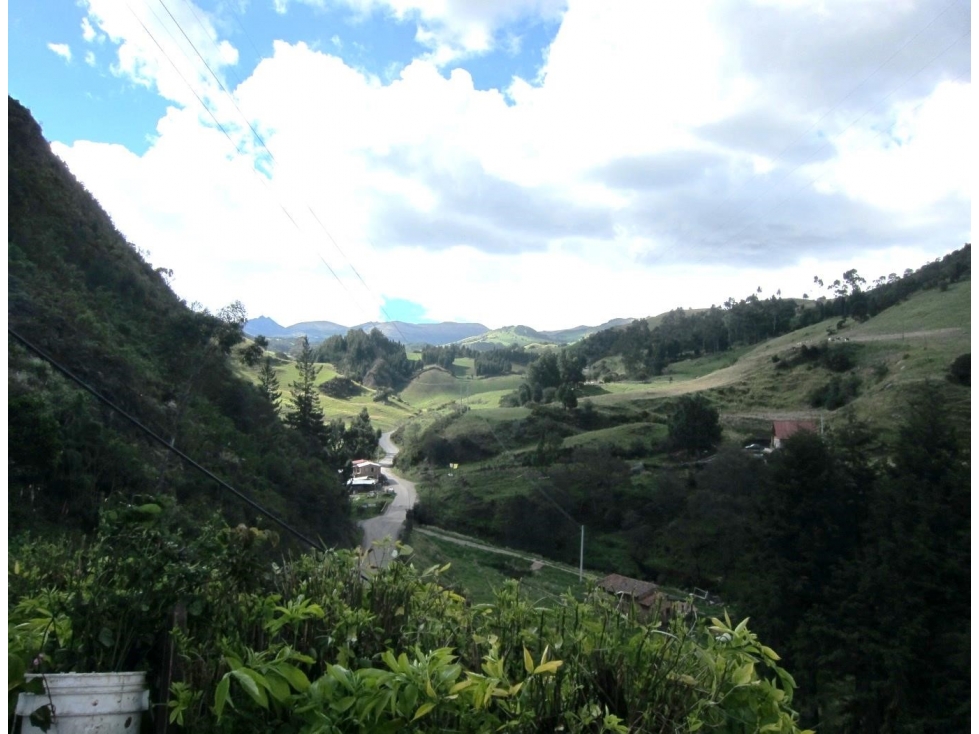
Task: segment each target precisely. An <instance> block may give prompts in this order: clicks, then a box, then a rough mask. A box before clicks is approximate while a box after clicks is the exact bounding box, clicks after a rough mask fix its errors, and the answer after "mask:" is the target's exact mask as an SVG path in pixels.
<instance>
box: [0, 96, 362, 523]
mask: <svg viewBox="0 0 979 734" xmlns="http://www.w3.org/2000/svg"><path fill="white" fill-rule="evenodd" d="M8 131H9V143H8V170H9V173H8V187H9V197H8V204H9V214H8V230H7V232H8V301H7V309H8V319H9V324H10V327H11V329H13V330H14V331H16V333H18V334H19V335H21V336H22V337H24V338H25V339H27V340H28V341H30V342H31V343H33V344H35V345H36V346H38V347H39V348H41V349H43V350H45V351H46V352H47V353H49V354H50V355H52V356H53V357H54V358H55V359H56V360H57V361H58V362H60V363H61V364H63V365H65V366H66V367H67V368H68V369H69V370H71V371H72V372H74V373H75V374H77V375H78V376H79V377H81V378H82V379H83V380H85V381H86V382H87V383H88V384H90V385H91V386H93V387H94V388H95V389H96V390H98V391H99V392H100V393H101V394H103V395H104V396H105V397H107V398H108V399H110V400H112V401H113V402H115V403H116V404H117V405H119V406H121V408H122V409H124V410H125V411H127V412H128V413H130V414H131V415H133V416H134V417H135V418H137V419H138V420H139V421H141V422H142V423H143V424H145V425H146V426H148V427H149V428H150V429H151V430H153V431H154V432H156V433H157V434H158V435H160V436H163V437H165V438H166V439H168V440H170V441H171V442H172V443H173V445H175V446H176V447H177V448H179V449H182V450H183V451H185V452H186V453H188V454H189V455H191V456H192V457H193V458H195V459H196V460H198V461H199V462H200V463H201V464H203V465H204V466H206V467H208V468H209V469H211V470H212V471H214V472H215V473H216V474H217V475H218V476H220V477H222V478H224V479H225V480H227V481H229V482H231V483H232V484H233V485H235V486H236V487H238V488H239V489H240V490H242V491H244V492H246V493H247V494H249V495H250V496H251V497H253V498H254V499H256V500H258V501H260V502H262V503H264V504H265V505H267V506H268V507H269V509H270V510H271V511H273V512H275V513H277V514H279V515H281V516H284V517H285V518H286V519H287V520H289V521H290V522H292V523H293V524H294V525H296V526H297V527H299V528H300V529H302V530H303V531H305V532H306V533H307V534H313V535H315V534H319V535H321V536H322V537H323V538H324V539H326V540H327V541H330V542H340V541H345V540H347V539H349V534H350V526H349V522H348V520H347V516H348V511H347V500H346V497H345V495H344V494H343V493H342V491H341V489H340V487H339V483H338V482H337V480H336V471H335V470H332V469H331V468H330V467H328V466H327V465H326V464H325V463H324V462H323V461H321V460H320V459H318V458H315V457H313V456H312V455H310V454H309V453H308V452H307V450H306V448H305V447H304V445H303V444H302V443H301V441H299V440H298V438H299V437H298V436H294V435H291V434H290V433H289V432H288V431H286V430H285V429H284V428H283V427H282V426H281V425H280V423H279V421H278V419H277V418H276V417H275V415H274V414H273V412H272V410H271V408H270V406H269V404H268V403H267V402H266V401H265V400H264V399H263V398H262V397H261V396H260V395H259V393H258V391H257V390H256V389H255V388H254V387H253V386H251V385H249V384H247V383H246V382H244V381H242V380H240V379H237V378H235V377H234V375H233V374H232V371H231V368H230V364H229V355H230V353H231V350H232V348H233V346H234V345H235V344H236V343H237V341H238V340H240V338H241V321H242V320H241V318H240V314H239V315H238V316H236V315H235V313H234V312H233V311H228V312H227V313H225V314H224V317H223V318H218V317H216V316H213V315H211V314H209V313H207V312H194V311H191V310H190V309H189V308H187V307H186V306H185V305H184V304H183V303H182V302H181V301H180V299H178V298H177V296H176V295H175V294H174V293H173V292H172V291H170V289H169V288H168V287H167V285H166V282H165V281H164V279H163V278H162V277H161V275H160V274H158V273H157V272H155V271H154V269H153V267H152V266H151V265H149V264H148V263H146V262H145V261H144V260H143V259H142V258H141V257H140V254H139V252H138V251H137V250H136V249H135V248H134V246H133V245H131V244H130V243H128V242H126V240H125V239H124V238H123V237H122V236H121V235H120V234H119V233H118V232H117V231H116V230H115V228H114V227H113V225H112V221H111V220H110V218H109V217H108V215H106V213H105V212H104V211H103V210H102V209H101V208H100V207H99V206H98V203H97V202H96V201H95V200H94V199H93V198H92V197H91V195H89V194H88V192H86V191H85V190H84V188H83V187H82V186H81V185H80V184H79V183H78V182H77V181H76V180H75V179H74V177H73V176H72V175H71V173H70V172H69V171H68V169H67V167H66V166H65V165H64V164H63V163H62V162H61V161H60V160H59V159H58V158H56V157H55V156H54V155H53V154H52V153H51V150H50V148H49V146H48V144H47V142H46V141H45V140H44V138H43V137H42V134H41V129H40V127H39V126H38V125H37V123H36V122H35V121H34V120H33V118H32V117H31V115H30V113H29V112H28V111H27V110H26V109H25V108H24V107H23V106H22V105H20V104H19V103H18V102H17V101H15V100H13V99H8ZM8 388H9V403H8V427H9V431H10V437H11V438H10V442H9V464H8V468H9V472H10V473H9V484H8V489H9V497H10V502H9V505H8V511H9V515H10V517H11V524H12V526H13V525H15V524H17V525H18V526H19V527H21V528H24V527H34V526H37V525H40V524H43V523H45V522H57V523H59V524H73V525H75V526H77V527H80V528H83V529H85V528H90V527H91V525H92V524H93V523H94V522H95V518H96V514H97V510H98V508H99V506H100V504H101V502H102V500H103V499H104V497H105V496H106V495H108V494H110V493H124V494H127V495H137V494H140V493H148V492H167V493H170V494H174V495H176V496H177V497H178V498H180V499H181V501H182V503H183V504H185V506H188V507H190V508H197V509H196V510H194V511H196V512H199V513H210V512H212V511H213V510H214V509H215V508H220V509H222V510H223V511H224V513H225V514H226V516H227V518H228V519H229V520H230V521H232V522H235V523H237V522H240V521H244V522H248V523H249V524H254V523H255V522H256V519H255V513H254V510H250V509H249V508H248V507H247V506H245V505H243V504H242V503H241V501H240V500H238V499H236V498H235V497H233V496H229V495H227V494H225V493H224V492H221V491H220V490H219V489H218V487H217V485H216V484H215V483H214V482H213V481H212V480H209V479H207V478H206V477H204V476H202V475H201V474H199V473H197V472H195V471H192V470H189V469H187V468H185V466H184V465H183V464H182V463H181V462H180V461H179V460H178V459H177V458H176V457H174V456H173V455H172V454H171V453H170V452H167V451H165V450H162V449H160V448H158V446H157V445H156V444H151V443H150V442H148V441H147V439H146V438H145V437H144V436H143V435H142V434H140V433H138V432H136V430H135V429H132V428H130V427H129V426H128V424H126V423H125V421H123V420H121V419H120V418H119V416H118V415H117V414H115V413H113V412H112V411H110V410H109V409H107V408H105V407H103V406H102V405H101V404H98V403H97V402H96V401H95V400H94V399H93V398H91V397H90V396H88V395H87V394H86V393H84V392H82V391H81V390H80V389H79V388H77V387H76V386H74V385H73V384H72V383H69V382H68V381H66V380H65V379H63V378H62V377H60V376H59V375H57V374H56V373H54V372H53V371H52V369H51V368H50V367H49V366H48V365H47V364H46V363H45V362H43V361H42V360H40V359H38V358H37V357H34V356H32V355H31V354H29V353H28V352H27V351H26V350H25V349H23V348H22V347H21V346H20V345H19V343H17V342H15V341H14V340H12V339H11V340H10V341H9V359H8Z"/></svg>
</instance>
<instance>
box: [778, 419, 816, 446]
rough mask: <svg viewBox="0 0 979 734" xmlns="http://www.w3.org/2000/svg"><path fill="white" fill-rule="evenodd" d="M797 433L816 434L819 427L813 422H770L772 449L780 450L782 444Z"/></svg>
mask: <svg viewBox="0 0 979 734" xmlns="http://www.w3.org/2000/svg"><path fill="white" fill-rule="evenodd" d="M799 431H809V432H810V433H818V432H819V427H818V426H817V425H816V423H815V422H814V421H772V448H773V449H780V448H782V442H784V441H785V439H787V438H788V437H789V436H792V435H794V434H796V433H798V432H799Z"/></svg>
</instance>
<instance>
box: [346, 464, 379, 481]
mask: <svg viewBox="0 0 979 734" xmlns="http://www.w3.org/2000/svg"><path fill="white" fill-rule="evenodd" d="M351 464H353V468H354V473H353V476H354V479H360V478H363V477H368V478H370V479H373V480H374V481H375V482H378V481H380V479H381V465H380V464H378V463H377V462H376V461H368V460H367V459H354V460H353V461H352V462H351Z"/></svg>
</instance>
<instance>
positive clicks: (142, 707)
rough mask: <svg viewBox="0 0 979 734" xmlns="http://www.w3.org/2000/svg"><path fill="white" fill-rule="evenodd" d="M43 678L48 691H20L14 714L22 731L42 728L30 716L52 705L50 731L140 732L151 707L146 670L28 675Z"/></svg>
mask: <svg viewBox="0 0 979 734" xmlns="http://www.w3.org/2000/svg"><path fill="white" fill-rule="evenodd" d="M26 678H27V679H28V680H31V679H37V678H39V679H41V681H42V683H43V684H44V690H45V693H40V694H35V693H21V694H20V695H19V696H18V697H17V708H16V709H15V713H16V714H17V715H18V716H20V717H22V723H21V732H22V734H34V733H35V732H41V731H42V730H41V729H39V728H38V727H36V726H34V725H33V724H31V722H30V718H29V717H30V715H31V714H32V713H34V712H35V711H37V710H38V709H40V708H43V707H44V706H48V705H50V706H51V707H52V712H51V713H52V716H51V728H49V729H48V734H123V733H125V734H138V732H139V725H140V720H141V718H142V715H143V712H144V711H146V710H148V709H149V707H150V692H149V691H148V690H147V688H146V673H55V674H48V675H33V674H32V675H27V676H26Z"/></svg>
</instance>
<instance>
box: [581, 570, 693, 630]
mask: <svg viewBox="0 0 979 734" xmlns="http://www.w3.org/2000/svg"><path fill="white" fill-rule="evenodd" d="M598 588H600V589H603V590H604V591H607V592H608V593H610V594H614V595H615V596H616V597H618V599H619V606H620V607H626V608H628V607H629V606H631V605H632V604H635V605H636V606H637V607H638V608H639V613H640V614H641V615H642V616H643V617H646V618H650V617H659V618H660V620H662V621H663V622H664V623H666V622H668V621H669V620H670V619H671V618H673V617H685V616H686V615H688V614H691V613H693V611H694V607H693V602H691V601H690V600H676V599H670V598H669V597H668V596H667V595H666V594H665V593H663V592H662V591H660V588H659V587H658V586H657V585H656V584H654V583H653V582H652V581H641V580H639V579H633V578H629V577H628V576H622V575H621V574H618V573H612V574H609V575H608V576H606V577H605V578H603V579H601V580H600V581H599V582H598Z"/></svg>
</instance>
